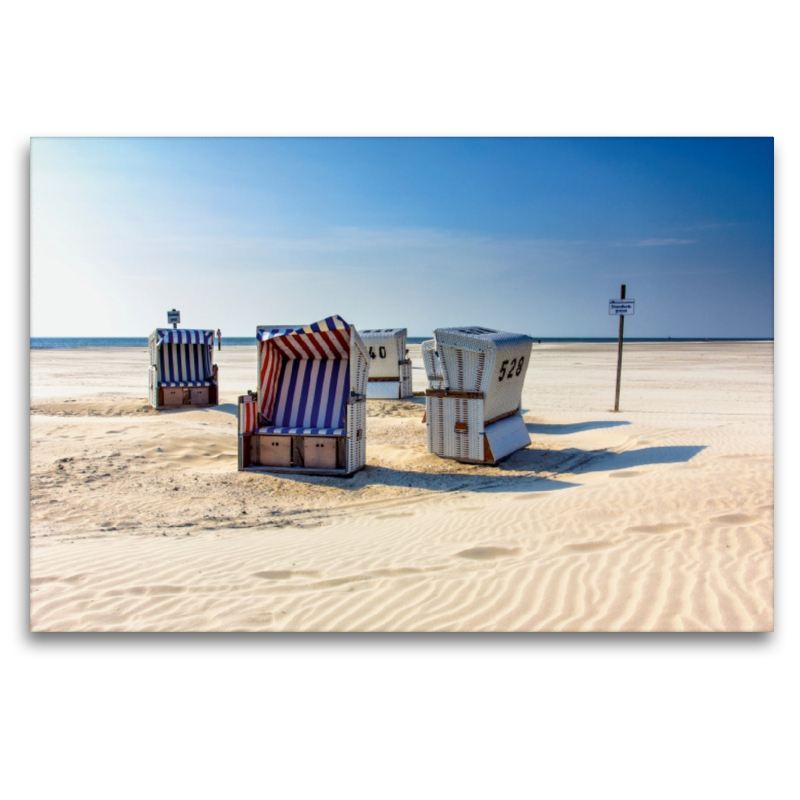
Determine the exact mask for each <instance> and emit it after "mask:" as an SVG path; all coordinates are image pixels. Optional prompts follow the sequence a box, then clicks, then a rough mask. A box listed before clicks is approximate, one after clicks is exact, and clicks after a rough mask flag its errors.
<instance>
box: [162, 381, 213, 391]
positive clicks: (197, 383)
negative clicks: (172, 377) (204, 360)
mask: <svg viewBox="0 0 800 800" xmlns="http://www.w3.org/2000/svg"><path fill="white" fill-rule="evenodd" d="M158 385H159V386H163V387H166V388H169V389H172V388H175V387H182V386H214V381H161V382H160V383H159V384H158Z"/></svg>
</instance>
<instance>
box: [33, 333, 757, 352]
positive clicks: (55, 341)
mask: <svg viewBox="0 0 800 800" xmlns="http://www.w3.org/2000/svg"><path fill="white" fill-rule="evenodd" d="M431 338H433V337H432V336H409V337H408V339H407V340H406V341H407V342H408V344H422V342H425V341H428V340H429V339H431ZM533 338H534V339H535V340H536V341H539V342H542V343H544V344H550V343H567V342H571V343H602V342H616V341H617V337H616V336H612V337H588V338H575V337H573V338H569V337H552V336H541V337H537V336H534V337H533ZM625 341H626V342H771V341H773V339H772V338H758V337H747V338H728V339H713V338H709V339H701V338H697V337H693V338H692V337H690V338H680V337H676V336H672V337H662V338H658V337H656V338H638V337H627V336H626V337H625ZM255 344H256V339H255V337H254V336H223V337H222V346H223V347H255ZM147 346H148V338H147V337H146V336H131V337H116V336H108V337H88V338H82V337H73V336H60V337H46V336H32V337H31V339H30V349H31V350H81V349H84V348H87V347H147ZM214 346H215V347H216V342H215V343H214Z"/></svg>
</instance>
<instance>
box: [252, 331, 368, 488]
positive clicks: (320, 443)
mask: <svg viewBox="0 0 800 800" xmlns="http://www.w3.org/2000/svg"><path fill="white" fill-rule="evenodd" d="M256 338H257V340H258V347H257V349H258V391H257V392H252V393H250V394H247V395H244V396H242V397H240V398H239V469H240V470H253V471H259V472H280V473H294V474H312V475H341V476H344V475H351V474H353V473H354V472H356V471H357V470H359V469H362V468H363V467H364V465H365V464H366V461H367V403H366V394H367V381H368V378H369V368H370V363H369V361H370V360H369V356H368V355H367V348H366V346H365V345H364V342H363V341H362V339H361V337H360V336H359V334H358V331H357V330H356V329H355V328H354V327H353V326H352V325H349V324H348V323H347V322H345V321H344V320H343V319H342V318H341V317H337V316H334V317H328V318H327V319H324V320H321V321H319V322H315V323H314V324H312V325H305V326H303V327H300V328H272V327H268V326H263V325H262V326H259V328H258V330H257V336H256Z"/></svg>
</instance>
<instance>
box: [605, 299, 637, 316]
mask: <svg viewBox="0 0 800 800" xmlns="http://www.w3.org/2000/svg"><path fill="white" fill-rule="evenodd" d="M635 304H636V301H635V300H609V301H608V313H609V314H610V315H611V316H612V317H618V316H619V315H620V314H633V309H634V307H635Z"/></svg>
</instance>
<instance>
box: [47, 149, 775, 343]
mask: <svg viewBox="0 0 800 800" xmlns="http://www.w3.org/2000/svg"><path fill="white" fill-rule="evenodd" d="M773 188H774V187H773V140H772V139H771V138H730V139H725V138H722V139H713V138H685V139H682V138H671V139H670V138H665V139H659V138H642V139H638V138H637V139H624V138H619V139H615V138H598V139H592V138H553V139H539V138H509V139H474V138H463V139H460V138H441V139H426V138H422V139H414V138H409V139H391V138H377V139H358V138H343V139H334V138H331V139H324V138H321V139H313V138H312V139H180V138H176V139H146V138H140V139H124V138H123V139H119V138H118V139H44V138H37V139H33V140H32V145H31V335H32V336H145V335H147V334H148V333H149V332H150V331H151V330H153V329H154V328H155V327H157V326H161V325H165V324H166V310H167V309H169V308H173V307H175V308H179V309H180V310H181V315H182V325H183V326H185V327H210V328H218V327H219V328H221V329H222V331H223V334H225V335H229V336H250V335H253V334H254V331H255V328H256V325H259V324H269V323H284V322H288V323H307V322H312V321H314V320H317V319H320V318H322V317H325V316H329V315H330V314H340V315H341V316H343V317H344V318H345V319H347V320H348V321H350V322H353V323H354V324H355V325H356V326H357V327H359V328H372V327H395V326H400V327H407V328H408V329H409V333H410V335H412V336H426V335H428V334H430V333H431V331H432V330H433V329H434V328H436V327H440V326H448V325H460V324H471V325H472V324H478V325H485V326H489V327H498V328H502V329H507V330H512V331H519V332H524V333H529V334H531V335H532V336H535V337H548V336H575V337H584V336H615V335H616V331H617V320H616V319H615V318H613V317H609V316H608V313H607V304H608V300H609V299H611V298H612V297H617V296H618V295H619V287H620V284H621V283H625V284H626V285H627V295H628V297H629V298H634V299H635V300H636V315H635V316H634V317H629V318H628V321H627V322H626V327H625V330H626V335H629V336H631V337H635V336H673V337H683V336H689V337H694V336H697V337H771V336H772V335H773V289H774V278H773V258H774V246H773V217H774V214H773Z"/></svg>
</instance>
